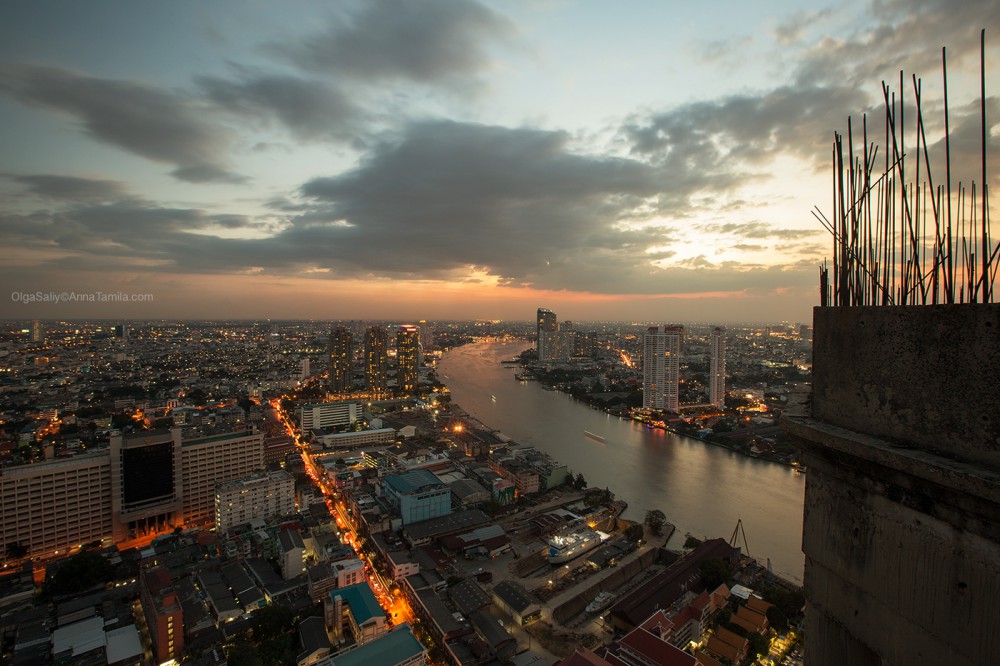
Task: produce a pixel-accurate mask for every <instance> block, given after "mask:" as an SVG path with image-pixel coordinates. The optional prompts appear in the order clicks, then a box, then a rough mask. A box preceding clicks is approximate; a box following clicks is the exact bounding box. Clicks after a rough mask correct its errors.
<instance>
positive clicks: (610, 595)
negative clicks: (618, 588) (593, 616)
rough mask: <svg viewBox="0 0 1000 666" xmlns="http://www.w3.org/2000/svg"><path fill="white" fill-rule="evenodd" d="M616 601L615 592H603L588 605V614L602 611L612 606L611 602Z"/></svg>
mask: <svg viewBox="0 0 1000 666" xmlns="http://www.w3.org/2000/svg"><path fill="white" fill-rule="evenodd" d="M614 600H615V593H614V592H601V593H600V594H598V595H597V596H596V597H594V600H593V601H591V602H590V603H589V604H587V608H585V609H584V610H586V611H587V612H588V613H596V612H597V611H602V610H604V609H605V608H607V607H608V606H610V605H611V602H612V601H614Z"/></svg>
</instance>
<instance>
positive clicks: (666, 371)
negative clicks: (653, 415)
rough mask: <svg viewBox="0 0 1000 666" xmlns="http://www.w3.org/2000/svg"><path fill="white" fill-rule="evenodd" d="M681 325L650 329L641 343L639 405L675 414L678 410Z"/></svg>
mask: <svg viewBox="0 0 1000 666" xmlns="http://www.w3.org/2000/svg"><path fill="white" fill-rule="evenodd" d="M683 339H684V327H683V326H662V327H661V326H651V327H650V328H649V329H648V330H647V331H646V333H645V335H644V336H643V340H642V352H643V355H642V406H643V408H644V409H660V410H664V411H668V412H674V413H676V412H677V411H679V409H680V357H681V343H682V341H683Z"/></svg>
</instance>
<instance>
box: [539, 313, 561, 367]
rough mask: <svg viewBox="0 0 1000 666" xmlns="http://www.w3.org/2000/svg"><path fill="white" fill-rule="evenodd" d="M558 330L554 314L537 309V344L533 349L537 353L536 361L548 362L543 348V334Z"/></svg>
mask: <svg viewBox="0 0 1000 666" xmlns="http://www.w3.org/2000/svg"><path fill="white" fill-rule="evenodd" d="M557 330H558V324H557V320H556V313H555V312H552V311H551V310H547V309H545V308H538V312H537V316H536V319H535V337H536V339H537V340H538V342H537V343H536V344H535V348H536V350H537V351H538V360H539V361H545V360H548V355H547V353H546V348H545V337H546V336H545V335H544V334H545V333H554V332H556V331H557Z"/></svg>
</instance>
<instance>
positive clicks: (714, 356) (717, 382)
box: [708, 326, 726, 409]
mask: <svg viewBox="0 0 1000 666" xmlns="http://www.w3.org/2000/svg"><path fill="white" fill-rule="evenodd" d="M708 347H709V355H710V356H711V361H710V363H711V367H710V368H709V373H708V384H709V386H708V401H709V402H710V403H711V404H713V405H715V406H716V407H718V408H719V409H722V408H723V407H725V406H726V329H724V328H722V327H721V326H716V327H715V328H713V329H712V334H711V335H710V336H709V342H708Z"/></svg>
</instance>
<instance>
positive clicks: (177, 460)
mask: <svg viewBox="0 0 1000 666" xmlns="http://www.w3.org/2000/svg"><path fill="white" fill-rule="evenodd" d="M110 457H111V460H110V462H111V512H112V520H113V521H114V539H115V541H119V540H121V539H125V538H128V537H129V536H132V535H139V534H146V533H149V532H161V531H163V530H165V529H168V528H169V527H170V526H172V525H176V524H178V523H179V522H180V521H181V512H182V510H183V505H182V497H181V488H182V486H181V484H182V470H181V430H180V429H179V428H175V429H173V430H153V431H143V432H137V433H131V434H126V435H121V434H119V435H114V436H112V437H111V447H110Z"/></svg>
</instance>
